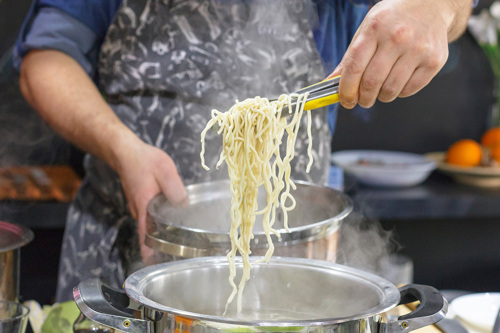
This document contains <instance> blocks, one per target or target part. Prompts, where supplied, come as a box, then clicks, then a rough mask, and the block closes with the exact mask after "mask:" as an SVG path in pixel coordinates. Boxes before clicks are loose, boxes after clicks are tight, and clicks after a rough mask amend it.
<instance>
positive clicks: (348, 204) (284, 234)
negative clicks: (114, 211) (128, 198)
mask: <svg viewBox="0 0 500 333" xmlns="http://www.w3.org/2000/svg"><path fill="white" fill-rule="evenodd" d="M293 182H294V184H296V185H302V186H312V187H315V188H318V189H323V190H328V191H331V192H332V193H335V195H337V196H338V197H339V198H341V199H342V202H343V203H344V207H343V209H342V210H341V211H340V212H339V213H338V214H337V215H335V216H333V217H330V218H328V219H325V220H323V221H319V222H315V223H311V224H307V225H303V226H298V227H289V228H288V230H289V232H288V231H286V229H285V228H280V229H277V231H278V232H279V233H280V235H281V238H282V239H283V241H287V240H289V239H291V240H293V239H294V238H293V236H292V235H294V234H297V233H301V232H303V231H307V230H310V229H315V230H324V228H325V227H327V226H329V225H333V224H334V223H335V222H337V221H342V220H343V219H345V218H346V217H347V216H348V215H349V214H350V213H351V212H352V210H353V209H354V204H353V201H352V199H351V198H350V197H349V196H348V195H346V194H345V193H343V192H341V191H338V190H336V189H333V188H331V187H328V186H324V185H318V184H314V183H312V182H308V181H304V180H293ZM221 183H227V184H229V183H230V182H229V179H224V180H216V181H210V182H204V183H196V184H191V185H188V186H186V190H187V192H188V193H189V192H190V191H192V190H194V189H197V188H200V187H208V186H210V185H211V184H221ZM162 197H164V195H163V194H161V193H160V194H158V195H156V196H155V197H153V199H151V201H150V202H149V203H148V206H147V214H148V215H149V216H150V217H152V218H153V219H154V220H155V221H158V220H161V221H162V224H164V225H168V227H169V228H172V229H174V230H175V229H178V230H183V231H188V232H193V233H203V234H207V235H208V234H211V235H229V231H227V232H225V231H224V232H222V231H216V230H209V229H202V228H193V227H189V226H184V225H178V224H172V223H169V222H168V221H165V219H164V217H162V216H161V215H159V214H156V213H155V212H154V211H153V206H154V204H155V203H156V201H158V200H161V199H162ZM320 228H321V229H320ZM253 234H254V237H255V238H258V237H265V232H264V231H263V230H259V231H256V232H254V233H253Z"/></svg>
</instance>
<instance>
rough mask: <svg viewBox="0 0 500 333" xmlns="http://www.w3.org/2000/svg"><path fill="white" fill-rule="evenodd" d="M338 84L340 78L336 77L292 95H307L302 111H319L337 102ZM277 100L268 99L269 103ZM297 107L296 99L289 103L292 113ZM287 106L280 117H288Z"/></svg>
mask: <svg viewBox="0 0 500 333" xmlns="http://www.w3.org/2000/svg"><path fill="white" fill-rule="evenodd" d="M339 82H340V76H336V77H334V78H331V79H327V80H323V81H321V82H318V83H315V84H312V85H310V86H307V87H305V88H302V89H299V90H297V91H296V92H295V93H294V94H299V95H301V94H305V93H309V95H308V96H307V99H306V102H305V104H304V110H313V109H319V108H322V107H324V106H327V105H331V104H335V103H337V102H338V101H339ZM276 100H277V99H270V100H269V101H270V102H272V101H276ZM296 106H297V99H296V98H295V99H293V100H292V103H291V107H292V111H293V110H295V108H296ZM287 109H288V106H285V107H284V108H283V112H282V113H281V116H282V117H286V116H289V115H290V112H288V110H287Z"/></svg>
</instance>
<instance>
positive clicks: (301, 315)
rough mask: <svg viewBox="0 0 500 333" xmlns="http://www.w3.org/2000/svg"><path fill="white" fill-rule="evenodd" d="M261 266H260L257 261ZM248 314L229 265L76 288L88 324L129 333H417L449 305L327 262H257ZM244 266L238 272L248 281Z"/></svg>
mask: <svg viewBox="0 0 500 333" xmlns="http://www.w3.org/2000/svg"><path fill="white" fill-rule="evenodd" d="M253 260H255V258H254V259H253ZM252 263H253V265H254V267H253V269H252V271H251V278H250V279H249V280H248V281H247V284H246V286H245V288H244V291H243V296H242V297H243V302H242V311H241V313H240V314H239V315H237V314H236V304H235V303H236V302H235V301H234V302H233V303H232V304H230V306H229V307H228V309H227V312H226V314H224V312H225V308H226V302H227V299H228V296H229V294H230V293H231V286H230V284H229V282H228V276H229V264H228V262H227V259H226V258H225V257H206V258H194V259H186V260H180V261H173V262H169V263H163V264H159V265H154V266H149V267H146V268H143V269H141V270H139V271H137V272H135V273H133V274H132V275H130V276H129V277H128V278H127V280H126V281H125V284H124V291H125V292H123V291H118V290H114V289H110V288H109V287H106V286H104V285H102V284H101V283H100V282H99V281H98V280H89V281H85V282H82V283H80V284H79V285H78V286H77V287H75V289H74V292H73V295H74V298H75V301H76V303H77V305H78V307H79V308H80V310H81V311H82V313H83V314H84V315H85V316H87V317H88V318H90V319H92V320H94V321H96V322H99V323H101V324H104V325H107V326H110V327H113V328H115V329H118V330H121V331H124V332H144V333H146V332H148V333H149V332H151V333H160V332H161V333H169V332H175V333H179V332H200V333H205V332H233V333H237V332H304V333H305V332H315V333H321V332H331V333H339V332H370V333H374V332H409V331H413V330H416V329H418V328H421V327H424V326H427V325H431V324H433V323H435V322H437V321H439V320H441V319H442V318H444V316H445V315H446V312H447V302H446V300H445V299H444V298H443V297H442V296H441V294H440V293H439V292H438V291H437V290H436V289H434V288H432V287H428V286H421V285H407V286H405V287H402V288H401V289H399V290H398V289H397V288H396V287H395V286H394V285H393V284H391V283H390V282H388V281H386V280H384V279H382V278H380V277H378V276H376V275H373V274H369V273H366V272H364V271H360V270H356V269H352V268H348V267H345V266H341V265H338V264H334V263H330V262H327V261H323V260H310V259H302V258H276V257H274V258H272V259H271V261H270V262H269V263H267V264H266V263H256V262H255V261H253V262H252ZM241 270H242V264H241V261H239V262H237V272H238V274H241ZM416 300H419V301H420V302H421V304H420V306H419V307H418V308H417V310H415V311H414V312H412V313H410V314H408V315H404V316H401V317H399V318H398V319H396V320H393V321H386V320H383V317H384V313H385V312H387V311H388V310H390V309H391V308H393V307H395V306H397V305H398V304H406V303H409V302H413V301H416Z"/></svg>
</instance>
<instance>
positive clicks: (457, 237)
mask: <svg viewBox="0 0 500 333" xmlns="http://www.w3.org/2000/svg"><path fill="white" fill-rule="evenodd" d="M490 3H491V1H481V3H480V6H479V8H477V9H476V12H477V11H479V10H480V9H481V8H482V7H485V6H487V5H489V4H490ZM30 4H31V1H27V0H0V167H2V166H8V165H41V164H67V165H71V166H72V167H73V168H74V169H75V170H76V171H77V173H79V174H82V170H81V158H82V154H81V152H80V151H79V150H78V149H75V147H74V146H72V145H70V144H68V143H67V142H66V141H64V140H63V139H61V138H60V137H59V136H58V135H56V134H55V133H53V132H52V130H51V129H50V128H49V127H48V126H47V125H46V124H45V123H44V122H43V121H42V120H41V119H40V117H39V116H38V115H37V114H36V112H34V111H33V110H32V109H31V108H30V107H29V105H28V104H27V103H26V102H25V101H24V100H23V98H22V96H21V95H20V93H19V88H18V77H17V73H16V72H15V71H14V70H13V69H12V66H11V63H10V59H9V54H10V51H11V49H12V46H13V44H14V42H15V39H16V37H17V33H18V30H19V28H20V26H21V23H22V20H23V18H24V16H25V13H26V12H27V10H28V8H29V6H30ZM493 90H494V78H493V75H492V72H491V69H490V67H489V64H488V61H487V59H486V57H485V55H484V54H483V52H482V50H481V49H480V48H479V46H478V45H477V43H476V42H475V40H474V38H473V37H472V36H471V35H470V34H469V33H468V32H466V33H465V34H464V35H463V36H462V37H461V38H460V39H459V40H457V41H456V42H454V43H452V44H451V45H450V57H449V60H448V62H447V64H446V66H445V67H444V68H443V70H442V71H441V72H440V73H439V74H438V76H437V77H436V78H435V79H434V80H433V81H432V82H431V84H429V85H428V86H427V87H425V88H424V89H423V90H422V91H421V92H419V93H418V94H417V95H415V96H413V97H410V98H406V99H398V100H397V101H395V102H392V103H389V104H384V103H380V102H378V103H376V105H375V106H374V107H373V108H371V109H370V110H364V109H362V108H356V109H355V110H339V115H338V121H337V127H336V130H335V134H334V136H333V140H332V148H333V150H334V151H338V150H344V149H386V150H397V151H407V152H415V153H427V152H431V151H444V150H446V149H447V147H448V146H449V145H450V144H451V143H452V142H454V141H456V140H458V139H462V138H472V139H479V137H480V136H481V134H482V133H483V132H484V130H485V129H486V128H487V127H488V126H489V125H490V123H489V121H490V112H491V109H492V104H493V103H494V97H493V96H494V95H493ZM36 205H37V204H36V203H32V202H30V203H16V208H15V210H14V211H12V209H9V210H8V211H6V208H5V205H4V204H0V219H7V218H8V221H10V222H14V223H21V224H27V225H29V226H31V227H32V228H33V230H34V232H35V240H34V241H33V242H32V243H30V244H29V245H28V246H26V247H24V248H23V249H22V259H21V261H22V267H21V299H36V300H38V301H39V302H40V303H42V304H49V303H51V302H52V301H53V295H54V294H55V276H56V274H57V265H58V258H59V253H60V252H59V251H60V250H59V247H60V242H61V237H62V232H63V224H64V214H54V217H50V219H53V221H52V222H53V223H50V226H48V225H44V224H41V223H37V221H38V220H39V219H40V216H39V215H38V216H37V214H33V213H28V214H25V211H29V210H30V209H32V208H33V207H35V206H36ZM7 206H8V205H7ZM8 207H11V206H8ZM44 209H45V208H44ZM44 209H41V210H35V211H37V212H42V214H43V212H44ZM47 211H48V209H47ZM47 214H48V213H47ZM27 220H28V221H27ZM381 222H382V225H383V226H384V227H385V228H387V229H393V230H394V231H395V233H396V237H397V239H398V241H399V242H400V243H401V244H402V245H403V247H402V252H403V253H405V254H407V255H409V256H410V257H411V258H412V259H413V260H414V261H415V280H416V281H415V282H418V283H425V284H430V285H434V286H436V287H438V288H446V289H453V288H457V289H466V290H478V289H479V288H488V289H487V290H490V291H494V290H498V291H500V286H498V284H497V282H496V281H497V280H498V279H497V278H496V277H498V276H499V274H500V272H498V267H500V266H499V264H500V263H499V260H500V255H498V252H497V247H498V246H497V245H496V244H498V243H500V242H495V241H491V239H490V240H487V241H485V240H484V238H482V237H483V236H481V234H478V233H477V231H478V229H482V230H490V231H491V233H492V234H493V233H494V234H495V235H496V234H498V233H496V231H497V230H498V229H500V216H499V217H498V219H489V220H481V221H476V220H470V219H467V218H464V219H458V220H457V219H453V220H447V219H441V220H430V219H424V220H404V221H401V220H388V221H381ZM498 231H499V232H500V230H498ZM464 235H472V237H470V238H468V240H467V241H466V242H464V241H463V236H464ZM457 244H459V245H458V246H457ZM478 244H482V246H478ZM447 265H448V268H445V266H447ZM477 276H481V277H483V281H486V279H484V277H485V276H486V277H488V279H487V280H488V281H489V280H491V283H486V284H483V285H482V286H478V285H477V283H475V281H477V279H476V278H477Z"/></svg>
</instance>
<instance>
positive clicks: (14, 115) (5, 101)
mask: <svg viewBox="0 0 500 333" xmlns="http://www.w3.org/2000/svg"><path fill="white" fill-rule="evenodd" d="M0 136H1V140H0V167H7V166H19V165H39V164H55V163H61V164H62V163H64V162H66V161H67V159H68V158H69V149H68V148H69V146H68V145H65V143H64V141H63V140H62V139H61V138H60V137H59V136H57V135H56V134H55V133H54V132H53V131H52V129H51V128H50V127H49V126H48V125H47V124H46V123H44V121H43V120H42V118H41V117H40V115H39V114H38V113H37V112H36V111H34V110H33V109H32V108H31V107H30V106H29V104H28V103H27V102H26V101H25V100H24V98H23V96H22V94H21V92H20V91H19V85H18V78H17V77H16V76H15V74H13V73H12V74H11V75H9V77H8V78H7V79H6V80H3V81H2V82H1V83H0Z"/></svg>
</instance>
